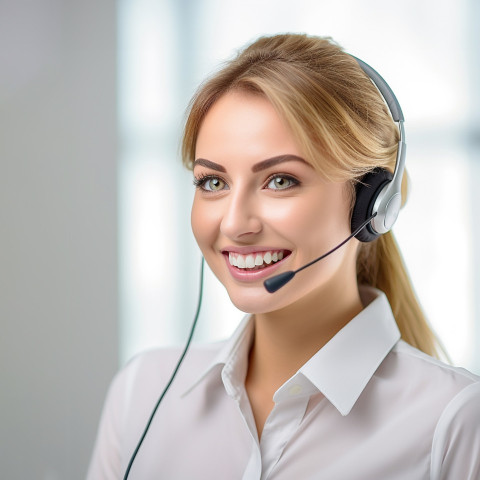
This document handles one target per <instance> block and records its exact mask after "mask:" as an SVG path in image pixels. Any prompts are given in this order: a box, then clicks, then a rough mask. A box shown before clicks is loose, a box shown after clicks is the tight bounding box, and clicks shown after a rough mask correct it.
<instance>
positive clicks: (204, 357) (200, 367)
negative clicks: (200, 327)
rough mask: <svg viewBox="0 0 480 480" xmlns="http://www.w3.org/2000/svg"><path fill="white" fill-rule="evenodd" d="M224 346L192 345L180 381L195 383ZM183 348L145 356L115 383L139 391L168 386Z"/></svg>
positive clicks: (124, 370) (149, 352) (154, 351)
mask: <svg viewBox="0 0 480 480" xmlns="http://www.w3.org/2000/svg"><path fill="white" fill-rule="evenodd" d="M222 345H223V342H218V343H211V344H203V345H192V346H191V347H190V348H189V350H188V351H187V354H186V356H185V359H184V361H183V363H182V366H181V370H180V371H179V375H178V376H179V379H181V381H182V382H188V381H189V380H190V379H192V381H193V379H195V378H196V377H198V376H199V375H201V374H202V373H203V371H204V370H205V369H206V368H208V366H209V364H210V363H211V362H212V361H213V360H214V359H215V356H216V355H217V353H218V352H219V350H220V349H221V347H222ZM182 353H183V347H165V348H155V349H151V350H147V351H145V352H142V353H140V354H138V355H136V356H135V357H133V358H132V359H131V360H130V361H129V362H128V363H127V364H126V365H125V366H124V367H123V368H122V369H121V370H120V371H119V372H118V374H117V376H116V378H115V380H114V382H115V381H116V382H120V383H123V384H124V386H125V387H126V386H127V385H130V386H133V385H135V386H136V388H138V387H139V386H141V385H142V384H143V385H144V386H145V387H147V386H148V385H151V384H152V383H153V384H155V383H156V384H157V385H158V384H163V383H165V382H166V381H167V380H168V379H169V378H170V376H171V374H172V373H173V371H174V369H175V367H176V365H177V363H178V362H179V360H180V357H181V356H182Z"/></svg>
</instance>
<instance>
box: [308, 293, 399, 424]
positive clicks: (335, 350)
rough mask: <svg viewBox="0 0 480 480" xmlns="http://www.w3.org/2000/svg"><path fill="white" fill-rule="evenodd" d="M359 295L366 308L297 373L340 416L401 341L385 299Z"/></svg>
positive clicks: (352, 404)
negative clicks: (308, 381) (321, 394)
mask: <svg viewBox="0 0 480 480" xmlns="http://www.w3.org/2000/svg"><path fill="white" fill-rule="evenodd" d="M360 294H361V297H362V302H363V304H364V305H366V307H365V308H364V309H363V310H362V311H361V312H360V313H359V314H358V315H357V316H356V317H354V318H353V319H352V320H351V321H350V322H349V323H347V325H345V327H343V328H342V329H341V330H340V331H339V332H338V333H337V334H336V335H335V336H334V337H333V338H332V339H331V340H330V341H329V342H328V343H327V344H326V345H325V346H324V347H323V348H321V349H320V350H319V351H318V352H317V353H316V354H315V355H314V356H313V357H312V358H311V359H310V360H309V361H308V362H307V363H306V364H305V365H304V366H303V367H302V368H301V369H300V373H302V374H303V375H304V376H305V377H306V378H308V379H309V380H310V382H312V383H313V384H314V385H315V386H316V387H317V388H318V390H320V391H321V392H322V393H323V395H325V397H326V398H327V399H328V400H329V401H330V403H332V404H333V405H334V407H335V408H336V409H337V410H338V411H339V412H340V413H341V414H342V415H348V413H349V412H350V410H351V409H352V408H353V406H354V405H355V402H356V401H357V399H358V397H359V396H360V394H361V393H362V391H363V390H364V388H365V387H366V385H367V383H368V382H369V381H370V379H371V378H372V376H373V374H374V373H375V371H376V370H377V368H378V366H379V365H380V364H381V363H382V361H383V360H384V359H385V357H386V356H387V355H388V353H389V352H390V350H391V349H392V348H393V347H394V345H395V344H396V343H397V342H398V340H399V339H400V332H399V330H398V327H397V324H396V322H395V319H394V317H393V313H392V310H391V308H390V304H389V303H388V300H387V297H386V295H385V294H384V293H383V292H381V291H379V290H376V289H374V288H371V287H363V288H361V290H360Z"/></svg>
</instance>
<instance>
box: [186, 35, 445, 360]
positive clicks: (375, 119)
mask: <svg viewBox="0 0 480 480" xmlns="http://www.w3.org/2000/svg"><path fill="white" fill-rule="evenodd" d="M230 90H242V91H246V92H251V93H252V94H256V95H263V96H264V97H265V98H267V99H268V100H269V101H270V102H271V103H272V104H273V106H274V107H275V108H276V110H277V111H278V113H279V114H280V115H281V116H282V117H283V118H284V120H285V121H286V123H287V124H288V125H289V127H290V129H291V131H292V132H293V134H294V136H295V138H296V140H297V141H298V144H299V146H300V148H301V150H302V153H303V154H304V155H305V158H306V160H307V161H308V162H309V163H310V164H311V165H312V166H313V167H314V168H315V169H316V170H317V171H318V172H319V173H320V174H321V175H323V176H324V177H325V178H327V179H330V180H332V181H348V182H350V184H351V185H352V189H351V191H352V202H354V200H355V198H354V197H355V189H354V188H353V186H354V185H355V183H356V182H358V181H360V179H361V178H362V177H363V176H364V175H365V174H366V173H367V172H369V171H371V170H373V169H374V168H376V167H382V168H387V169H389V170H390V171H393V168H394V164H395V159H396V151H397V142H398V138H399V132H398V128H397V126H396V125H395V123H394V122H393V120H392V118H391V116H390V113H389V111H388V108H387V106H386V105H385V102H384V100H383V98H382V97H381V95H380V93H379V92H378V90H377V89H376V87H375V86H374V85H373V83H372V82H371V80H370V79H369V78H368V76H367V75H366V74H365V73H364V72H363V70H362V69H361V68H360V67H359V65H358V63H357V61H356V60H355V59H354V58H353V57H351V56H350V55H348V54H346V53H345V52H343V50H342V49H341V48H340V47H339V46H338V45H337V44H335V43H334V42H333V41H332V40H331V39H329V38H321V37H312V36H308V35H302V34H284V35H276V36H271V37H261V38H259V39H258V40H257V41H255V42H254V43H253V44H251V45H250V46H248V47H247V48H245V49H244V50H243V51H241V52H240V53H239V54H238V55H237V56H236V57H235V58H234V59H233V60H231V61H230V62H228V63H227V64H226V65H225V66H224V67H223V68H222V69H221V70H220V71H219V72H217V73H216V74H215V75H214V76H213V77H212V78H210V79H209V80H208V81H207V82H206V83H204V84H203V85H201V87H200V88H199V90H198V91H197V93H196V94H195V96H194V97H193V99H192V102H191V104H190V107H189V112H188V117H187V120H186V124H185V130H184V136H183V143H182V157H183V162H184V164H185V166H186V167H187V168H190V169H191V168H192V164H193V161H194V160H195V147H196V141H197V136H198V133H199V130H200V126H201V124H202V121H203V119H204V117H205V115H206V113H207V112H208V110H209V109H210V107H211V106H212V105H213V104H214V103H215V101H216V100H217V99H218V98H219V97H221V96H222V95H224V94H225V93H226V92H228V91H230ZM402 190H403V193H404V195H403V198H405V196H406V191H407V182H406V175H404V179H403V182H402ZM352 205H353V203H352ZM357 280H358V283H359V284H366V285H371V286H373V287H377V288H379V289H380V290H382V291H383V292H385V294H386V295H387V297H388V300H389V302H390V305H391V307H392V310H393V313H394V315H395V319H396V321H397V324H398V327H399V329H400V332H401V335H402V338H403V339H404V340H405V341H406V342H408V343H409V344H411V345H413V346H414V347H417V348H419V349H420V350H422V351H424V352H425V353H428V354H430V355H436V353H437V347H436V346H437V341H436V338H435V335H434V333H433V332H432V330H431V329H430V327H429V326H428V324H427V321H426V319H425V317H424V314H423V312H422V310H421V308H420V306H419V304H418V301H417V299H416V296H415V293H414V291H413V287H412V285H411V282H410V280H409V278H408V274H407V272H406V269H405V266H404V263H403V260H402V258H401V255H400V252H399V250H398V247H397V245H396V242H395V240H394V237H393V235H392V234H391V233H390V232H389V233H387V234H385V235H383V236H381V237H380V238H378V239H377V240H375V241H374V242H371V243H362V244H361V245H360V247H359V253H358V258H357Z"/></svg>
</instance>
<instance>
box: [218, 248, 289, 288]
mask: <svg viewBox="0 0 480 480" xmlns="http://www.w3.org/2000/svg"><path fill="white" fill-rule="evenodd" d="M272 250H273V251H278V250H282V249H279V248H261V247H231V248H230V247H229V248H228V249H227V248H225V249H222V254H223V257H224V258H225V263H226V264H227V268H228V271H229V272H230V274H231V275H232V277H233V278H234V279H235V280H239V281H241V282H255V281H257V280H263V279H265V278H267V277H270V276H271V275H274V273H275V272H276V271H277V270H278V269H279V268H280V267H281V266H282V265H283V263H284V262H285V261H286V260H287V258H288V257H289V256H290V253H291V252H290V253H289V254H288V255H287V256H286V257H284V258H283V259H282V260H280V261H278V262H276V263H272V264H271V265H268V266H266V267H264V268H262V269H260V270H250V271H246V270H241V269H239V268H237V267H234V266H233V265H230V262H229V260H228V252H234V253H240V254H242V255H248V254H249V253H254V252H268V251H272Z"/></svg>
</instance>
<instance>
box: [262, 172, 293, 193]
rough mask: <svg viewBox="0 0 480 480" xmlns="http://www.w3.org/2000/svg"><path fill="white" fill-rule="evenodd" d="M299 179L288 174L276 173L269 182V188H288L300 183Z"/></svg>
mask: <svg viewBox="0 0 480 480" xmlns="http://www.w3.org/2000/svg"><path fill="white" fill-rule="evenodd" d="M298 183H299V182H298V180H296V179H295V178H293V177H290V176H287V175H275V176H274V177H272V178H271V179H270V180H269V182H268V184H267V188H270V189H271V190H286V189H287V188H290V187H293V186H295V185H298Z"/></svg>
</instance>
